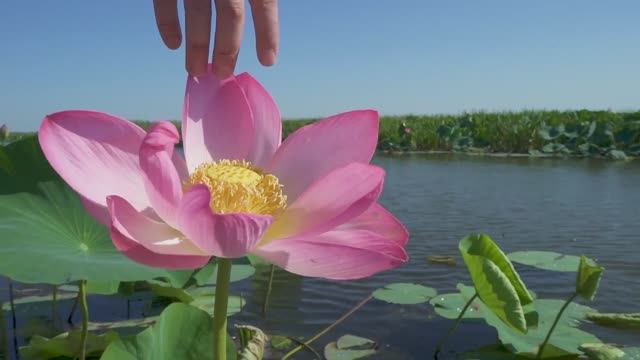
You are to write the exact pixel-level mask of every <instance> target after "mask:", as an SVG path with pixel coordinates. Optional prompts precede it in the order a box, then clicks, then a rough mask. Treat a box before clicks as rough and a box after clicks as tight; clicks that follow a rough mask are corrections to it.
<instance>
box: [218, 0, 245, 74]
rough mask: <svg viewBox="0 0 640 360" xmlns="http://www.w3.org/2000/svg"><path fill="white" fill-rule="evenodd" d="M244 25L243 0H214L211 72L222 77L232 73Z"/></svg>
mask: <svg viewBox="0 0 640 360" xmlns="http://www.w3.org/2000/svg"><path fill="white" fill-rule="evenodd" d="M243 25H244V1H243V0H216V35H215V41H214V47H213V72H214V73H215V74H216V76H217V77H219V78H221V79H224V78H226V77H228V76H231V75H232V74H233V70H234V68H235V67H236V60H237V59H238V52H239V51H240V41H241V40H242V29H243Z"/></svg>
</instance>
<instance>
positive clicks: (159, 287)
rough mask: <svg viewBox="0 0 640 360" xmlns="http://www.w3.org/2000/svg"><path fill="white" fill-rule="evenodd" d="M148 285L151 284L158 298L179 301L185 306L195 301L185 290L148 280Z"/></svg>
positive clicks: (162, 282)
mask: <svg viewBox="0 0 640 360" xmlns="http://www.w3.org/2000/svg"><path fill="white" fill-rule="evenodd" d="M147 283H149V286H150V287H151V291H152V292H153V293H154V294H155V295H156V296H162V297H167V298H171V299H176V300H178V301H182V302H183V303H185V304H188V303H190V302H192V301H193V296H191V294H189V292H188V291H187V290H185V289H182V288H175V287H173V286H171V284H169V283H166V282H164V281H159V280H147Z"/></svg>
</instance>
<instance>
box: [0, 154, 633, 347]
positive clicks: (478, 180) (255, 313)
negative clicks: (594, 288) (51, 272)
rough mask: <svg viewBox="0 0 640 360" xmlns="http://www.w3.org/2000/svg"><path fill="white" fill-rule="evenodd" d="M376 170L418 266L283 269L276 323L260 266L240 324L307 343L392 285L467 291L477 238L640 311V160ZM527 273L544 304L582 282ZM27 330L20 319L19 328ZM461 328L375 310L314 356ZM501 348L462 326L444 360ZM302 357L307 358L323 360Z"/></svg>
mask: <svg viewBox="0 0 640 360" xmlns="http://www.w3.org/2000/svg"><path fill="white" fill-rule="evenodd" d="M374 162H375V163H376V164H378V165H379V166H382V167H383V168H385V169H386V171H387V178H386V182H385V191H384V194H383V196H382V199H381V202H382V204H383V205H384V206H385V207H387V208H388V209H389V210H391V211H392V212H393V213H394V214H396V216H398V217H399V218H400V219H401V221H402V222H403V223H404V224H405V225H406V226H407V228H408V229H409V231H410V233H411V238H410V240H409V244H408V247H407V250H408V252H409V255H410V256H411V260H410V262H409V263H408V264H406V265H405V266H403V267H401V268H398V269H395V270H392V271H388V272H385V273H382V274H378V275H376V276H373V277H371V278H368V279H364V280H359V281H350V282H335V281H326V280H320V279H303V278H300V277H298V276H295V275H291V274H288V273H286V272H283V271H277V272H276V274H275V280H274V284H273V290H272V294H271V301H270V304H271V305H270V307H269V311H268V313H267V315H266V317H265V316H263V315H262V303H263V299H264V294H265V292H266V283H267V278H268V276H269V268H268V267H265V268H259V269H258V270H257V272H256V275H255V276H254V277H253V278H251V279H249V280H245V281H243V282H239V283H235V284H233V285H232V292H233V293H234V294H238V295H239V294H242V295H243V296H244V297H245V299H246V300H247V305H246V306H245V308H244V309H243V312H242V313H240V314H238V315H235V316H234V317H232V318H231V319H230V323H231V324H234V323H249V324H252V325H256V326H258V327H260V328H262V329H263V330H265V332H267V333H269V334H282V335H295V336H298V335H299V336H305V337H307V336H310V335H313V334H315V333H316V332H317V331H319V330H320V329H322V328H324V327H325V326H327V325H329V324H331V323H332V322H333V321H334V320H335V319H337V318H339V317H340V316H341V315H342V314H344V313H345V312H347V311H348V310H349V309H351V308H352V307H353V306H354V305H356V304H357V303H358V302H360V301H361V300H363V299H364V298H366V297H367V296H368V295H369V294H370V293H371V292H372V291H373V290H375V289H377V288H379V287H383V286H384V285H385V284H388V283H392V282H415V283H419V284H424V285H427V286H432V287H435V288H436V289H438V291H439V292H440V293H446V292H453V291H455V286H456V284H457V283H459V282H463V283H467V284H469V283H470V281H469V277H468V275H467V272H466V269H465V268H464V266H463V265H461V259H460V257H459V254H458V250H457V244H458V241H459V239H461V238H462V237H463V236H465V235H467V234H469V233H471V232H486V233H488V234H490V235H491V236H492V237H493V238H494V240H496V241H497V242H498V243H499V244H500V245H501V247H502V248H503V249H504V250H505V251H507V252H510V251H516V250H552V251H557V252H561V253H567V254H584V255H587V256H590V257H592V258H594V259H596V260H597V261H598V262H599V263H600V264H602V265H603V266H605V267H606V271H605V274H604V277H603V280H602V283H601V286H600V291H599V292H598V294H597V296H596V300H595V301H594V302H593V303H591V304H590V305H591V306H594V307H595V308H597V309H598V310H600V311H602V312H640V305H639V302H640V262H639V260H638V259H640V257H639V255H640V250H639V249H638V245H640V239H639V237H640V235H639V234H640V207H639V205H640V191H638V190H640V186H639V184H640V162H637V161H636V162H626V163H619V162H609V161H597V160H575V159H572V160H560V159H528V158H483V157H470V156H455V155H437V156H436V155H430V156H412V157H407V156H397V157H393V156H379V157H377V158H376V159H375V161H374ZM429 255H451V256H454V257H455V258H456V260H457V263H458V265H457V266H448V265H437V264H429V263H428V262H427V261H426V257H427V256H429ZM518 270H519V271H520V274H521V276H522V277H523V278H524V280H525V282H526V283H527V284H528V286H529V288H531V289H532V290H534V291H535V292H536V293H537V294H538V296H539V297H551V298H566V297H567V296H568V295H569V294H570V292H571V289H572V287H573V286H574V280H575V274H573V273H554V272H547V271H542V270H537V269H533V268H529V267H523V266H518ZM4 291H5V289H4V287H3V289H2V292H4ZM0 298H3V299H6V295H5V294H0ZM69 307H70V302H66V303H62V304H60V310H61V314H62V313H65V316H66V313H68V309H69ZM90 308H91V312H92V313H91V316H92V320H94V321H100V320H108V319H114V318H124V317H126V302H125V301H124V300H122V299H117V298H111V297H102V296H94V297H91V298H90ZM141 310H142V306H141V304H139V303H132V308H131V311H132V314H139V313H140V311H141ZM46 311H47V310H46V309H45V313H46ZM134 316H135V315H134ZM7 320H9V319H7ZM26 322H27V320H26V319H23V320H20V319H19V326H20V324H21V323H22V324H25V323H26ZM450 324H451V322H450V321H449V320H445V319H442V318H439V317H438V316H437V315H435V314H434V313H433V310H432V309H431V308H430V306H429V305H426V304H424V305H414V306H397V305H389V304H386V303H383V302H380V301H377V300H371V301H369V302H368V303H367V304H366V305H365V306H364V307H362V308H361V309H360V310H359V311H358V312H356V313H355V314H354V315H353V316H352V317H350V318H349V319H348V320H346V321H345V322H343V323H342V324H341V325H339V326H338V327H336V329H334V330H333V331H332V332H331V333H329V334H327V335H325V336H324V337H323V338H321V339H320V340H319V341H318V342H317V344H316V345H315V347H316V349H318V350H320V351H321V349H322V348H323V347H324V344H326V343H327V342H328V341H333V340H335V339H337V338H338V337H339V336H341V335H343V334H347V333H349V334H354V335H359V336H364V337H368V338H371V339H373V340H375V341H377V342H378V343H379V344H380V347H381V351H380V353H379V355H377V356H376V357H375V358H378V359H425V358H430V354H431V353H432V352H433V349H434V347H435V344H436V342H437V341H438V339H439V337H440V336H442V335H443V334H444V332H445V331H446V330H447V328H448V327H449V326H450ZM584 329H585V330H587V331H591V332H593V333H595V334H596V335H597V336H598V337H600V338H601V339H602V340H603V341H608V342H614V343H618V344H626V345H635V346H639V345H640V336H638V332H632V331H619V330H612V329H607V328H602V327H596V326H585V327H584ZM495 339H496V333H495V331H494V330H493V329H492V328H490V327H488V326H486V325H485V324H484V323H483V322H482V321H478V322H463V323H462V325H461V327H460V328H459V330H458V332H457V336H456V337H455V338H453V339H452V340H451V341H450V342H449V345H448V347H447V349H448V352H446V353H445V355H444V356H443V357H442V358H445V359H447V358H450V357H452V356H453V355H452V353H451V351H464V350H468V349H471V348H473V347H477V346H480V345H485V344H488V343H491V342H493V341H495ZM298 354H299V356H298V357H296V359H307V358H312V356H310V355H309V354H308V353H304V352H300V353H298Z"/></svg>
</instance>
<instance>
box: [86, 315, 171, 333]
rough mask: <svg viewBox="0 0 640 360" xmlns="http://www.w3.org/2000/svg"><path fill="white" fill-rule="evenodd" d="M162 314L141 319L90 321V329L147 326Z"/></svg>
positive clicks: (100, 329) (103, 329) (101, 329)
mask: <svg viewBox="0 0 640 360" xmlns="http://www.w3.org/2000/svg"><path fill="white" fill-rule="evenodd" d="M159 318H160V316H150V317H145V318H140V319H128V320H118V321H105V322H93V321H89V327H88V329H89V331H105V330H115V329H127V328H146V327H149V326H151V325H153V324H155V323H156V322H157V321H158V319H159Z"/></svg>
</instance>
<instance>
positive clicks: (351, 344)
mask: <svg viewBox="0 0 640 360" xmlns="http://www.w3.org/2000/svg"><path fill="white" fill-rule="evenodd" d="M377 348H378V345H377V344H376V343H375V341H373V340H369V339H366V338H363V337H359V336H354V335H344V336H342V337H340V339H338V341H334V342H330V343H328V344H327V345H326V346H325V348H324V356H325V357H326V358H327V360H356V359H362V358H364V357H367V356H371V355H373V354H375V353H376V352H378V350H377Z"/></svg>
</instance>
